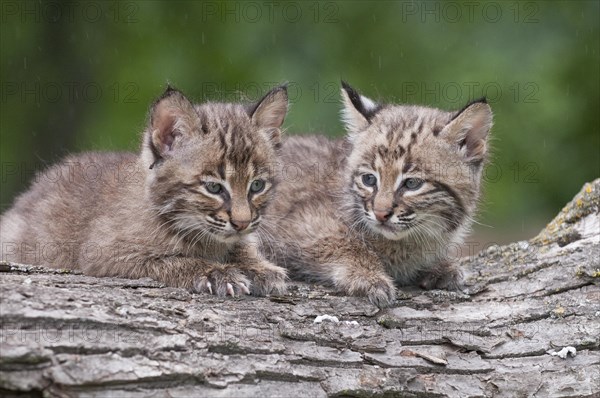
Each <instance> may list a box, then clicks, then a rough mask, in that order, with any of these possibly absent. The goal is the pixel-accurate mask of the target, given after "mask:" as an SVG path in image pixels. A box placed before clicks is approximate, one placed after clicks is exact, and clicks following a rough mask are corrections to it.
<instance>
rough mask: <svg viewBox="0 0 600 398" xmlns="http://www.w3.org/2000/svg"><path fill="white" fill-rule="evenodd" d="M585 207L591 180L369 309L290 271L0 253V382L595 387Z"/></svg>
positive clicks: (183, 387) (435, 392) (12, 390)
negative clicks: (532, 231)
mask: <svg viewBox="0 0 600 398" xmlns="http://www.w3.org/2000/svg"><path fill="white" fill-rule="evenodd" d="M599 209H600V180H596V181H595V182H593V183H591V184H586V185H585V186H584V187H583V189H582V191H581V192H580V193H579V194H578V195H577V196H576V197H575V199H573V201H572V202H571V203H569V204H568V205H567V206H566V207H565V209H563V211H562V212H561V213H560V214H559V215H558V216H557V217H556V218H555V220H554V221H552V222H551V223H550V224H549V225H548V227H547V228H546V229H545V230H544V231H542V233H541V234H540V235H539V236H537V237H536V238H534V239H532V240H530V241H528V242H518V243H514V244H511V245H508V246H502V247H499V246H493V247H490V248H488V249H487V250H485V251H484V252H482V253H480V254H479V255H477V256H472V257H471V258H467V259H465V260H464V261H463V262H464V267H465V269H466V270H467V272H468V278H467V285H468V288H467V290H466V291H465V293H450V292H446V291H429V292H426V291H421V290H418V289H403V290H402V292H401V293H399V296H398V302H397V304H396V305H395V306H394V307H393V308H389V309H387V310H383V311H379V310H378V309H377V308H376V307H374V306H372V305H370V304H369V303H368V302H367V301H366V300H365V299H362V298H355V297H344V296H339V295H336V294H334V293H333V292H331V291H330V290H327V289H325V288H322V287H318V286H313V285H307V284H300V283H295V284H293V285H292V287H291V293H290V295H288V296H285V297H270V298H253V297H244V298H239V299H219V298H216V297H212V296H204V295H194V294H190V293H188V292H186V291H184V290H181V289H173V288H166V287H163V286H161V285H160V284H158V283H155V282H153V281H150V280H124V279H115V278H92V277H87V276H83V275H80V274H77V273H68V272H61V271H57V270H48V269H43V268H39V267H31V266H21V265H15V264H8V263H3V264H1V265H0V270H1V271H4V272H1V273H0V279H1V281H2V285H1V298H2V303H1V306H0V310H1V313H0V315H1V322H2V325H1V336H0V337H1V340H0V344H1V345H0V349H1V353H0V354H1V356H0V393H1V394H2V395H3V396H11V395H19V394H22V393H26V394H27V395H47V396H111V397H114V396H140V397H142V396H147V395H150V394H152V395H153V396H169V397H170V396H211V397H212V396H215V397H227V396H231V397H239V396H261V397H269V396H288V397H296V396H306V397H322V396H371V395H379V396H381V395H385V396H393V395H401V396H408V397H410V396H419V397H422V396H427V397H429V396H432V397H468V396H473V397H475V396H477V397H480V396H506V397H515V396H540V397H542V396H590V397H591V396H596V397H597V396H598V394H599V391H600V387H599V386H600V288H599V281H600V265H599V258H600V241H599V239H600V231H599V229H600V222H599V219H600V215H599V211H600V210H599ZM324 314H328V315H331V316H335V317H337V318H338V321H339V322H335V319H334V320H323V321H322V323H315V322H314V320H315V318H316V317H317V316H319V315H324ZM564 347H573V348H574V349H575V350H576V356H573V355H572V353H567V357H566V358H564V359H563V358H561V357H560V356H559V355H552V353H554V352H561V355H562V354H564V353H565V352H566V351H561V349H563V348H564ZM572 351H573V350H571V352H572Z"/></svg>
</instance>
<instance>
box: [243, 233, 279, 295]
mask: <svg viewBox="0 0 600 398" xmlns="http://www.w3.org/2000/svg"><path fill="white" fill-rule="evenodd" d="M233 263H234V264H236V266H237V267H239V269H241V270H242V271H243V272H244V274H246V275H247V276H248V278H249V279H250V282H251V285H250V291H251V292H252V294H255V295H258V296H264V295H266V294H283V293H285V291H286V281H287V271H286V270H285V268H281V267H278V266H276V265H275V264H273V263H271V262H269V261H268V260H266V259H264V258H263V256H262V255H261V254H260V252H259V250H258V247H257V246H256V245H248V244H245V245H241V246H239V247H238V248H237V249H236V251H235V254H234V258H233Z"/></svg>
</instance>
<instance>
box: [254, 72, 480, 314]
mask: <svg viewBox="0 0 600 398" xmlns="http://www.w3.org/2000/svg"><path fill="white" fill-rule="evenodd" d="M342 84H343V89H342V97H343V102H344V107H343V111H342V116H343V121H344V122H345V124H346V127H347V130H348V135H347V137H346V140H344V141H330V140H327V139H326V138H324V137H306V136H305V137H291V138H289V139H287V140H286V141H285V142H284V144H283V146H282V152H281V156H282V157H281V161H282V162H283V167H282V168H281V174H282V177H283V178H282V179H281V182H280V183H279V185H278V197H279V198H280V199H279V200H278V201H277V203H274V205H273V206H272V207H271V208H270V210H269V211H268V214H267V215H266V217H265V218H266V220H267V221H266V222H265V225H266V226H267V227H268V228H269V230H270V233H271V234H272V235H273V236H277V237H278V241H277V242H275V243H274V244H273V247H272V248H271V249H272V250H271V253H270V256H271V258H272V259H274V260H276V261H279V262H281V264H285V266H286V267H288V268H289V269H290V270H291V271H292V273H293V274H294V276H296V277H301V278H308V279H310V280H314V281H319V282H324V283H327V284H330V285H333V286H334V287H336V288H337V289H338V290H340V291H342V292H345V293H347V294H351V295H361V296H368V298H369V299H370V301H371V302H373V303H374V304H376V305H378V306H387V305H389V304H390V303H391V302H392V301H393V300H394V299H395V293H396V288H395V284H396V283H398V284H400V285H406V284H411V283H415V282H420V284H421V286H422V287H424V288H457V287H458V286H459V284H460V281H461V272H460V271H459V270H458V269H457V268H455V267H454V265H453V264H452V262H451V261H450V260H449V259H448V258H447V257H448V256H446V255H445V254H446V253H447V251H448V250H449V247H452V245H456V244H460V243H462V242H463V239H464V236H465V233H466V232H467V231H468V228H469V226H470V224H471V220H472V216H473V215H474V212H475V208H476V204H477V201H478V197H479V192H480V182H481V174H482V168H483V163H484V161H485V159H486V155H487V136H488V132H489V130H490V128H491V126H492V112H491V109H490V107H489V105H488V104H487V103H486V102H485V100H484V99H482V100H479V101H475V102H473V103H470V104H469V105H467V106H466V107H464V108H463V109H462V110H460V111H458V112H446V111H442V110H438V109H432V108H426V107H420V106H404V105H391V104H390V105H384V104H377V103H375V102H374V101H372V100H370V99H368V98H366V97H364V96H361V95H360V94H359V93H358V92H357V91H355V90H354V89H352V88H351V87H350V86H348V85H347V84H345V83H344V82H342Z"/></svg>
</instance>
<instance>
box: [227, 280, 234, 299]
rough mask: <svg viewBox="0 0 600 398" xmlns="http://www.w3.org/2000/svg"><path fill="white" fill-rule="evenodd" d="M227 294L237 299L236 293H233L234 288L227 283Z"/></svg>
mask: <svg viewBox="0 0 600 398" xmlns="http://www.w3.org/2000/svg"><path fill="white" fill-rule="evenodd" d="M227 294H228V295H230V296H231V297H235V292H234V291H233V286H232V285H231V283H227Z"/></svg>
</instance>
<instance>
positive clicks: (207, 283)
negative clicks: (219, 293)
mask: <svg viewBox="0 0 600 398" xmlns="http://www.w3.org/2000/svg"><path fill="white" fill-rule="evenodd" d="M206 288H207V289H208V291H209V293H210V294H213V291H212V285H211V284H210V282H209V281H206Z"/></svg>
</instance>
